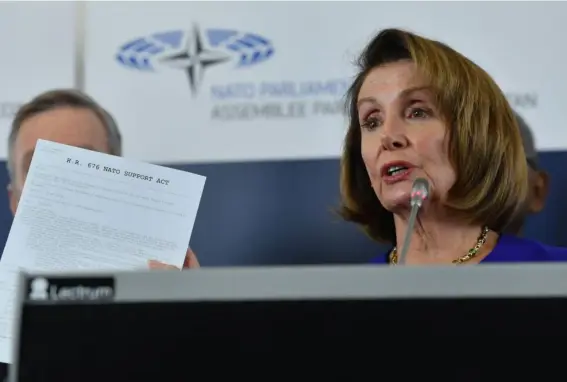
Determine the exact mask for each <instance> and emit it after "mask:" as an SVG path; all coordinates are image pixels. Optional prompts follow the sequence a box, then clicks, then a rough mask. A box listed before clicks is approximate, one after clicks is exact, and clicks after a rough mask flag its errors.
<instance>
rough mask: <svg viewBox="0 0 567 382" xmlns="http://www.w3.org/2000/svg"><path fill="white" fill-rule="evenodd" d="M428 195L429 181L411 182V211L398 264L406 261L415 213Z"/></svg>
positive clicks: (419, 179)
mask: <svg viewBox="0 0 567 382" xmlns="http://www.w3.org/2000/svg"><path fill="white" fill-rule="evenodd" d="M428 196H429V182H428V181H427V180H426V179H422V178H418V179H416V180H415V181H414V182H413V186H412V192H411V199H410V205H411V212H410V217H409V220H408V227H407V229H406V236H405V237H404V242H403V246H402V250H401V252H400V256H399V258H398V264H401V265H403V264H405V262H406V255H407V253H408V250H409V246H410V242H411V235H412V233H413V226H414V225H415V221H416V219H417V214H418V212H419V209H420V208H421V206H423V202H424V201H425V199H427V197H428Z"/></svg>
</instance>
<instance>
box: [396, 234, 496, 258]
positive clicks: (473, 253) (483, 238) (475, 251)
mask: <svg viewBox="0 0 567 382" xmlns="http://www.w3.org/2000/svg"><path fill="white" fill-rule="evenodd" d="M489 231H490V230H489V229H488V227H484V228H483V229H482V232H481V233H480V236H479V237H478V240H477V241H476V245H475V246H474V247H473V248H471V249H469V252H468V253H467V254H466V255H464V256H461V257H459V258H458V259H455V260H453V264H463V263H466V262H467V261H469V260H471V259H473V258H475V257H476V256H477V255H478V252H479V251H480V248H482V246H483V245H484V243H486V238H487V236H488V232H489ZM390 264H391V265H397V264H398V252H397V250H396V247H394V249H392V252H390Z"/></svg>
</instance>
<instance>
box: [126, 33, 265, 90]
mask: <svg viewBox="0 0 567 382" xmlns="http://www.w3.org/2000/svg"><path fill="white" fill-rule="evenodd" d="M273 55H274V48H273V46H272V43H271V42H270V41H269V40H268V39H266V38H264V37H262V36H259V35H257V34H253V33H246V32H239V31H235V30H229V29H200V28H199V27H198V26H196V25H195V26H193V28H192V29H191V30H190V31H184V30H174V31H169V32H160V33H154V34H152V35H149V36H145V37H138V38H135V39H133V40H131V41H128V42H126V43H125V44H124V45H122V46H121V47H120V48H119V49H118V53H117V54H116V60H117V61H118V62H119V63H120V64H122V65H123V66H125V67H127V68H130V69H134V70H139V71H144V72H154V71H156V70H158V69H159V68H160V67H164V66H165V67H170V68H174V69H180V70H183V71H184V72H185V73H186V75H187V78H188V81H189V87H190V89H191V91H192V93H193V95H196V94H197V91H198V89H199V87H200V85H201V83H202V81H203V76H204V73H205V70H206V69H207V68H210V67H212V66H216V65H230V64H232V67H233V68H236V69H239V68H247V67H251V66H254V65H257V64H260V63H262V62H264V61H266V60H268V59H269V58H270V57H272V56H273Z"/></svg>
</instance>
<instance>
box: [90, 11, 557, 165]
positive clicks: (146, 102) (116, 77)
mask: <svg viewBox="0 0 567 382" xmlns="http://www.w3.org/2000/svg"><path fill="white" fill-rule="evenodd" d="M564 14H567V4H565V3H537V2H531V3H527V2H522V3H520V2H514V3H512V2H499V3H497V2H437V3H428V2H419V3H409V2H397V3H395V2H390V3H382V2H248V3H240V2H226V3H219V2H163V3H157V2H153V3H150V2H144V3H138V2H91V3H88V5H87V24H86V25H87V35H86V51H87V54H86V71H85V73H86V90H87V92H89V93H90V94H91V95H93V96H94V97H95V98H96V99H98V100H99V101H101V102H102V103H103V104H104V105H106V106H108V107H110V108H111V110H112V112H113V113H114V114H115V115H116V117H117V118H118V120H119V121H120V124H121V127H122V130H123V131H124V135H125V137H126V139H125V152H126V155H128V156H130V157H134V158H138V159H142V160H148V161H158V162H178V163H187V162H201V161H207V162H214V161H227V160H228V161H241V160H263V159H284V158H322V157H336V156H338V154H339V152H340V147H341V141H342V138H343V133H344V129H345V123H344V118H343V117H342V116H341V114H340V112H341V111H342V109H340V106H341V105H340V102H341V101H342V96H343V94H344V91H345V90H346V86H347V85H348V83H349V79H350V76H351V75H352V74H353V66H352V61H353V60H354V58H355V57H356V54H357V53H358V52H360V50H361V49H362V48H363V46H364V44H365V43H366V42H367V41H368V39H369V38H370V37H371V36H372V35H373V34H374V33H375V32H376V31H378V30H379V29H382V28H386V27H403V28H408V29H411V30H413V31H415V32H418V33H421V34H425V35H427V36H430V37H433V38H436V39H440V40H442V41H444V42H446V43H448V44H449V45H451V46H452V47H454V48H456V49H457V50H459V51H460V52H462V53H464V54H465V55H467V56H469V57H470V58H471V59H473V60H474V61H476V62H477V63H478V64H480V65H481V66H482V67H484V68H485V69H486V70H487V71H488V72H489V73H490V74H492V75H493V76H494V78H495V79H496V81H497V82H498V83H499V84H500V85H501V87H502V88H503V89H504V90H505V92H506V93H507V94H509V95H510V100H511V101H512V103H513V104H514V106H515V107H516V108H517V109H518V110H519V111H520V112H521V113H522V115H523V116H524V117H525V118H526V119H527V120H528V121H529V122H530V124H531V125H532V127H533V128H534V130H535V131H536V138H537V142H538V145H539V146H540V148H542V149H563V148H565V147H567V132H565V129H563V128H561V127H560V126H558V123H561V122H562V121H564V120H565V118H564V115H563V113H562V112H563V108H564V106H563V105H564V103H565V102H566V101H567V96H566V95H565V89H566V88H567V76H566V75H565V70H564V68H563V66H564V62H565V58H566V57H565V56H566V54H565V53H564V50H563V49H562V47H563V39H564V37H563V36H564V35H565V34H567V26H565V24H563V19H564V16H563V15H564ZM195 30H196V31H197V33H195ZM219 30H220V31H219ZM222 30H224V31H222ZM227 30H228V31H235V33H234V34H232V35H231V34H230V33H228V32H226V31H227ZM169 31H174V32H172V33H170V34H161V35H156V34H157V33H163V32H169ZM175 31H179V32H178V33H177V34H176V32H175ZM246 33H250V34H254V36H250V35H248V36H247V35H246ZM197 35H199V36H200V37H201V40H202V44H203V48H205V49H207V50H210V51H212V53H214V55H215V57H214V58H218V57H221V58H227V57H228V58H230V60H229V61H227V62H223V63H222V64H217V65H212V66H209V67H208V68H205V70H204V76H203V77H198V78H200V79H201V80H200V81H198V82H199V86H198V88H197V92H192V90H191V88H190V85H189V79H188V75H187V74H186V71H185V70H184V69H183V65H187V64H188V62H189V61H188V60H185V62H182V63H178V64H177V65H178V66H177V67H175V66H174V64H172V63H171V62H168V61H167V60H166V58H167V57H171V56H172V55H175V54H178V53H183V51H184V50H185V51H186V50H187V49H190V50H191V49H193V50H194V49H195V47H196V45H195V36H197ZM141 38H143V39H141ZM223 39H224V40H223ZM239 39H240V40H239ZM219 40H222V42H221V44H220V45H218V46H217V45H215V44H216V43H217V42H218V41H219ZM266 40H267V41H266ZM133 41H134V43H132V44H130V45H128V46H127V48H126V49H123V50H122V51H120V48H121V47H124V46H125V44H127V43H130V42H133ZM227 41H228V42H227ZM268 42H269V44H268ZM235 46H237V47H236V48H235ZM231 48H233V50H231ZM235 49H236V50H238V53H235ZM270 49H272V52H273V54H272V55H268V54H267V52H268V51H269V50H270ZM243 51H245V52H247V53H248V55H247V56H245V59H247V60H248V61H250V60H251V59H252V58H253V56H254V54H256V55H257V57H267V58H265V59H264V60H263V61H261V62H257V63H256V64H254V65H249V66H246V67H238V66H237V64H238V62H239V60H240V59H241V58H242V55H241V53H242V52H243ZM119 52H120V53H121V54H122V56H121V58H122V59H123V60H124V62H126V63H127V64H126V65H125V64H123V63H120V62H119V61H118V60H117V58H116V57H117V54H118V53H119ZM209 53H210V52H209ZM209 58H210V57H209ZM140 68H142V69H140ZM144 68H145V69H148V70H143V69H144Z"/></svg>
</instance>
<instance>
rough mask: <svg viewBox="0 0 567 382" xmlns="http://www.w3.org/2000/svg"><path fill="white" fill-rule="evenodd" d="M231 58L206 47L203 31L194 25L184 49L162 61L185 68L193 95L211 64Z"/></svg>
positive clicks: (175, 66)
mask: <svg viewBox="0 0 567 382" xmlns="http://www.w3.org/2000/svg"><path fill="white" fill-rule="evenodd" d="M231 58H232V57H231V56H229V55H228V54H226V53H224V52H222V51H220V50H209V49H205V48H204V47H203V38H202V36H201V31H200V30H199V28H198V27H197V26H195V27H193V33H192V34H190V35H189V38H188V39H187V42H186V43H185V48H184V50H183V51H182V52H180V53H177V54H174V55H171V56H169V57H165V58H163V59H162V61H163V62H164V63H166V64H168V65H170V66H172V67H174V68H179V69H183V70H185V72H186V73H187V78H188V80H189V87H190V88H191V90H192V91H193V95H195V94H196V93H197V89H198V88H199V85H200V84H201V82H202V81H203V76H204V74H205V69H206V68H207V67H209V66H212V65H217V64H220V63H223V62H226V61H229V60H230V59H231Z"/></svg>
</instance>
